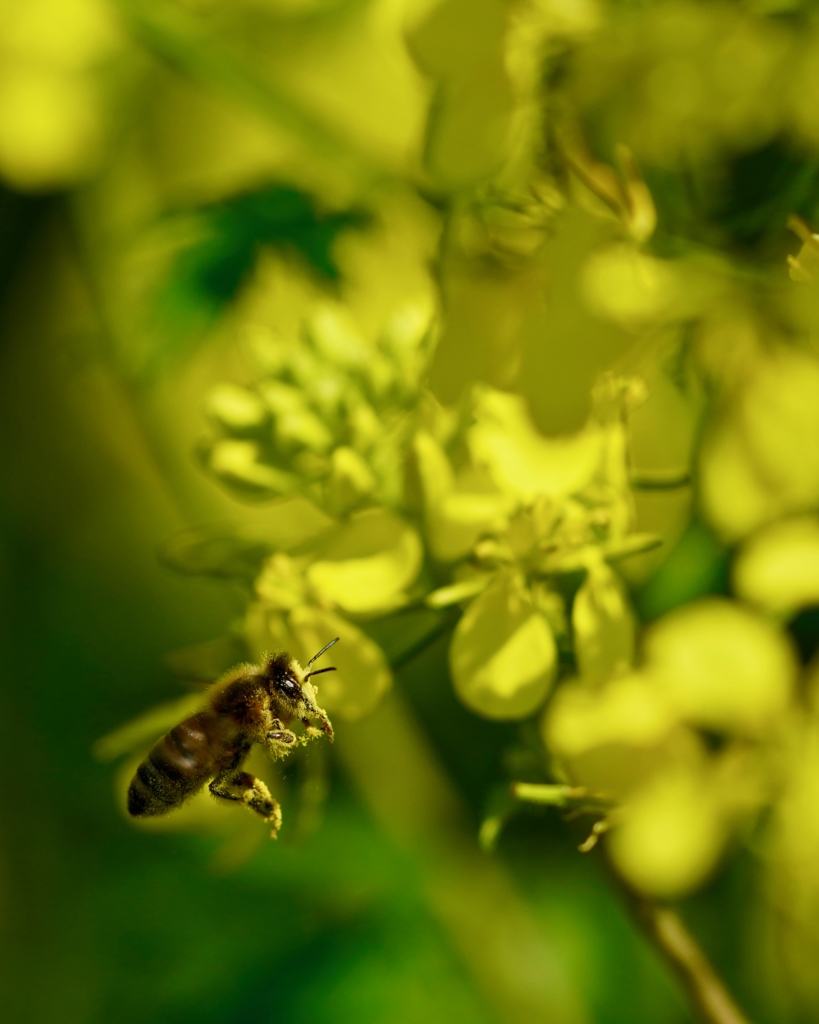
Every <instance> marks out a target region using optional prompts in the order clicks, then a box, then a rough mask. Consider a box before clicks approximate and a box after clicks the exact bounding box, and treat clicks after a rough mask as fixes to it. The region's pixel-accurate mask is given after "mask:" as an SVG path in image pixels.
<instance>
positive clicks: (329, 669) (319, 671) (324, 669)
mask: <svg viewBox="0 0 819 1024" xmlns="http://www.w3.org/2000/svg"><path fill="white" fill-rule="evenodd" d="M336 671H338V670H337V669H336V667H335V665H330V667H329V668H317V669H316V670H315V671H313V672H308V673H307V675H306V676H305V677H304V681H305V683H306V682H307V680H308V679H309V678H310V676H320V675H321V673H322V672H336Z"/></svg>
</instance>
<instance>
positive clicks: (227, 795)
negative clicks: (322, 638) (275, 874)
mask: <svg viewBox="0 0 819 1024" xmlns="http://www.w3.org/2000/svg"><path fill="white" fill-rule="evenodd" d="M337 641H338V637H336V638H335V640H331V641H330V643H329V644H325V646H324V647H322V649H321V650H320V651H319V652H318V654H316V655H314V656H313V657H312V658H311V659H310V661H309V662H308V663H307V669H306V671H305V670H304V669H303V668H302V667H301V665H299V663H298V662H297V661H296V660H295V658H291V657H290V655H289V654H287V653H286V652H284V651H280V652H277V653H275V654H270V655H266V656H265V657H264V659H263V660H262V663H261V665H237V666H236V668H233V669H231V670H230V671H229V672H228V673H226V674H225V675H224V676H222V678H221V679H218V680H217V681H216V682H215V683H214V684H213V686H211V688H210V689H209V691H208V693H207V698H206V700H207V703H206V706H205V707H204V708H203V710H201V711H197V713H196V714H195V715H191V717H190V718H186V719H185V721H184V722H180V724H179V725H177V726H176V728H174V729H171V731H170V732H169V733H168V734H167V735H166V736H163V737H162V739H161V740H159V741H158V742H157V743H156V744H154V746H153V747H152V749H151V751H150V752H149V754H148V756H147V757H146V758H145V760H144V761H143V762H142V764H141V765H140V766H139V768H137V770H136V774H135V775H134V777H133V779H132V780H131V785H130V786H129V788H128V813H129V814H130V815H131V816H132V817H135V818H150V817H154V816H156V815H158V814H166V813H167V812H168V811H171V810H173V809H174V808H175V807H179V806H180V805H181V804H183V803H184V802H185V800H187V799H188V797H190V796H193V794H194V793H197V792H199V790H200V789H202V787H203V786H204V785H205V783H206V782H208V780H210V785H209V787H208V788H209V789H210V791H211V793H212V794H213V795H214V796H215V797H218V799H220V800H231V801H234V802H236V803H239V804H243V805H244V806H245V807H247V808H248V810H250V811H252V812H253V813H254V814H257V815H258V816H259V817H260V818H261V819H262V821H266V822H269V823H270V825H271V833H270V834H271V836H272V838H273V839H275V838H276V835H277V833H278V831H279V828H280V827H281V823H282V812H281V807H280V806H279V804H278V802H277V801H276V800H274V799H273V797H272V796H271V795H270V791H269V790H268V788H267V786H266V785H265V784H264V782H262V781H261V779H257V778H255V777H254V776H253V775H250V774H249V773H248V772H244V771H242V770H241V767H242V764H243V762H244V760H245V758H246V757H247V755H248V753H249V752H250V748H251V746H252V745H253V744H254V743H260V744H262V745H263V746H264V747H265V748H266V750H267V752H268V753H269V754H270V756H271V757H272V758H273V759H274V760H279V759H280V758H283V757H287V755H288V754H289V753H290V752H291V751H292V750H293V749H294V748H295V747H296V745H297V744H298V743H299V742H301V743H306V742H307V740H308V738H313V737H318V736H321V734H322V733H324V735H326V736H327V737H328V738H329V740H330V742H331V743H332V741H333V726H332V725H331V723H330V719H329V718H328V717H327V712H326V711H324V710H322V708H320V707H319V706H318V704H317V703H316V691H315V688H314V687H313V685H312V683H310V682H309V681H308V680H309V679H310V677H311V676H316V675H320V674H321V673H322V672H334V671H335V667H334V666H330V667H328V668H319V669H313V670H312V671H311V666H312V665H313V663H314V662H315V661H316V660H317V659H318V658H320V657H321V656H322V654H324V652H325V651H327V650H328V649H329V648H330V647H332V646H333V644H334V643H336V642H337ZM294 720H298V721H299V722H301V724H302V725H303V726H304V729H305V733H304V734H303V735H302V737H301V738H300V737H298V736H297V735H296V734H295V733H294V732H292V731H291V730H290V729H289V728H288V726H289V725H290V724H291V723H292V722H293V721H294ZM311 722H316V723H317V725H318V728H316V726H315V725H312V724H311Z"/></svg>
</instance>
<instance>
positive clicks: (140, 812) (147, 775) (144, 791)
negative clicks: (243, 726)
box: [128, 711, 245, 818]
mask: <svg viewBox="0 0 819 1024" xmlns="http://www.w3.org/2000/svg"><path fill="white" fill-rule="evenodd" d="M221 724H222V723H220V722H219V720H218V719H217V717H216V716H215V715H214V714H213V713H212V712H209V711H200V712H199V713H198V714H196V715H193V716H191V717H190V718H187V719H185V721H184V722H182V723H180V724H179V725H177V726H176V728H175V729H171V731H170V732H169V733H168V734H167V736H163V737H162V739H161V740H159V742H158V743H156V744H154V746H153V747H152V748H151V751H150V753H149V754H148V756H147V757H146V758H145V760H144V761H143V762H142V764H141V765H140V766H139V768H137V771H136V775H135V776H134V778H133V779H132V781H131V785H130V787H129V788H128V813H129V814H131V815H133V817H135V818H148V817H153V816H154V815H157V814H165V812H166V811H170V810H172V809H173V808H174V807H178V806H179V805H180V804H181V803H183V802H184V801H185V800H186V799H187V798H188V797H189V796H192V795H193V794H194V793H196V792H197V791H198V790H200V789H201V788H202V786H204V784H205V783H206V782H207V781H208V779H210V778H212V777H213V776H214V775H217V774H219V772H221V771H223V770H224V769H225V768H226V767H228V766H229V765H230V764H231V763H233V762H236V765H237V767H238V763H239V762H240V761H241V760H242V756H243V753H244V752H245V751H244V750H243V749H242V746H240V745H237V744H235V743H226V742H225V737H224V735H223V731H222V728H220V726H221Z"/></svg>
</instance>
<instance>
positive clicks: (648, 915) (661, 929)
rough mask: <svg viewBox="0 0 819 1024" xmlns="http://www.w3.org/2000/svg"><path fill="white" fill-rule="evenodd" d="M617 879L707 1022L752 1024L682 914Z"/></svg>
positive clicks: (707, 1023)
mask: <svg viewBox="0 0 819 1024" xmlns="http://www.w3.org/2000/svg"><path fill="white" fill-rule="evenodd" d="M611 874H612V875H613V872H611ZM615 882H616V886H617V888H618V889H619V890H620V892H621V893H622V895H623V897H624V899H625V902H626V904H627V906H628V908H629V910H630V911H631V913H632V916H633V917H634V919H635V920H636V921H637V923H638V924H639V925H640V927H641V929H642V931H643V933H644V934H645V935H646V936H647V937H648V939H649V941H650V942H651V944H652V945H653V946H654V948H655V949H656V950H657V951H658V952H659V954H660V955H661V956H662V957H663V959H664V960H665V962H666V963H667V964H668V966H669V967H670V968H671V970H672V971H673V972H674V974H675V975H676V977H677V979H678V981H679V982H680V984H681V985H682V987H683V989H684V990H685V993H686V995H687V996H688V1000H689V1002H690V1003H691V1005H692V1006H693V1007H694V1010H695V1012H696V1013H697V1014H698V1016H699V1017H700V1018H701V1019H702V1020H703V1021H704V1022H705V1024H750V1021H749V1019H748V1018H747V1017H746V1016H745V1014H744V1013H743V1012H742V1010H741V1009H740V1008H739V1007H738V1006H737V1004H736V1002H735V1001H734V998H733V996H732V995H731V993H730V992H729V991H728V988H727V986H726V985H725V982H724V981H723V980H722V978H720V976H719V975H718V974H717V972H716V970H715V969H714V967H713V966H712V964H711V963H710V961H709V960H708V958H707V957H706V955H705V953H704V952H703V951H702V949H701V948H700V946H699V944H698V943H697V941H696V940H695V939H694V937H693V935H692V934H691V932H689V930H688V929H687V928H686V926H685V924H684V922H683V920H682V918H681V917H680V916H679V914H678V913H677V912H676V911H675V910H673V909H672V908H671V907H668V906H665V905H664V904H661V903H657V902H656V901H655V900H652V899H649V898H648V897H646V896H643V895H641V894H640V893H637V892H635V891H634V890H633V889H631V888H630V887H629V886H628V885H626V884H625V883H624V882H623V881H622V879H620V878H619V877H616V879H615Z"/></svg>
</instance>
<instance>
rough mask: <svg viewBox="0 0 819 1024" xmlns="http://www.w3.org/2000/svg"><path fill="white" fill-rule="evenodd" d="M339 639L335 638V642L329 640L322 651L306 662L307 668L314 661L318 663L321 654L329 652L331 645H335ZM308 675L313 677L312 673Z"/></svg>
mask: <svg viewBox="0 0 819 1024" xmlns="http://www.w3.org/2000/svg"><path fill="white" fill-rule="evenodd" d="M340 639H341V637H338V636H337V637H336V638H335V640H331V641H330V643H329V644H325V645H324V646H323V647H322V649H321V650H320V651H319V652H318V654H314V655H313V657H312V658H311V659H310V660H309V661H308V662H307V667H308V668H310V666H311V665H312V664H313V662H314V661H318V659H319V658H320V657H321V656H322V654H324V652H325V651H329V649H330V648H331V647H332V646H333V644H337V643H338V642H339V640H340ZM310 674H311V675H314V673H312V672H311V673H310Z"/></svg>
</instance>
